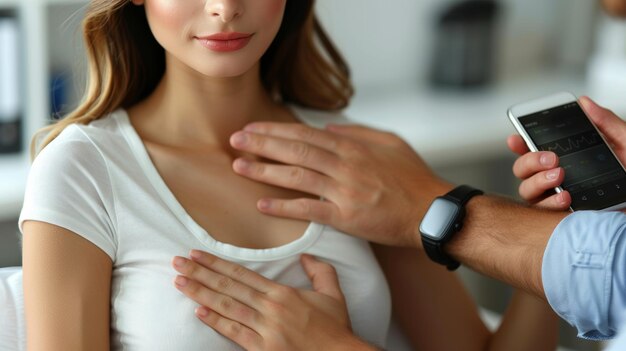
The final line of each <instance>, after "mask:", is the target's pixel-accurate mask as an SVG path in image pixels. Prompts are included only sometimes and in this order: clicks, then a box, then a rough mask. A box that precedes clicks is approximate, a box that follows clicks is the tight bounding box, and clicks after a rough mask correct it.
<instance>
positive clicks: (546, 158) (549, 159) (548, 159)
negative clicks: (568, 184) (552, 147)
mask: <svg viewBox="0 0 626 351" xmlns="http://www.w3.org/2000/svg"><path fill="white" fill-rule="evenodd" d="M555 161H556V155H555V154H553V153H551V152H546V153H543V154H542V155H541V157H540V158H539V162H540V163H541V164H542V165H544V166H552V165H553V164H554V162H555Z"/></svg>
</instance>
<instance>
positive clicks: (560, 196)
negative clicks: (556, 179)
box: [556, 193, 565, 204]
mask: <svg viewBox="0 0 626 351" xmlns="http://www.w3.org/2000/svg"><path fill="white" fill-rule="evenodd" d="M556 201H557V202H558V203H560V204H564V203H565V195H563V193H558V194H557V195H556Z"/></svg>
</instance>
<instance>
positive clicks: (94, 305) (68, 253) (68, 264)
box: [23, 221, 112, 351]
mask: <svg viewBox="0 0 626 351" xmlns="http://www.w3.org/2000/svg"><path fill="white" fill-rule="evenodd" d="M23 231H24V247H23V266H24V299H25V310H26V330H27V334H26V335H27V346H28V350H46V351H54V350H62V351H72V350H109V329H110V325H109V313H110V307H109V306H110V288H111V270H112V262H111V259H110V258H109V256H108V255H107V254H105V253H104V252H103V251H102V250H100V249H99V248H98V247H96V246H95V245H94V244H92V243H91V242H89V241H87V240H86V239H84V238H82V237H80V236H78V235H77V234H75V233H73V232H71V231H68V230H66V229H63V228H61V227H57V226H54V225H51V224H48V223H43V222H37V221H27V222H24V225H23Z"/></svg>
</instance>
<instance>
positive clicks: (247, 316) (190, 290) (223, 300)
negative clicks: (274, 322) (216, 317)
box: [174, 275, 260, 329]
mask: <svg viewBox="0 0 626 351" xmlns="http://www.w3.org/2000/svg"><path fill="white" fill-rule="evenodd" d="M174 285H175V286H176V288H177V289H178V290H180V291H181V292H182V293H183V294H185V296H187V297H189V298H190V299H192V300H194V301H195V302H197V303H198V304H200V305H202V306H206V307H208V308H209V309H211V310H213V311H215V312H217V313H219V314H220V315H222V316H224V317H226V318H228V319H230V320H233V321H235V322H238V323H241V324H244V325H246V326H248V327H250V328H253V329H255V328H259V320H260V315H259V313H258V311H257V310H255V309H253V308H251V307H249V306H247V305H244V304H243V303H241V302H239V301H237V300H235V299H234V298H233V297H231V296H227V295H224V294H221V293H218V292H216V291H213V290H211V289H209V288H207V287H206V286H204V285H202V284H200V283H199V282H197V281H195V280H192V279H189V278H188V277H185V276H182V275H179V276H177V277H176V278H175V279H174Z"/></svg>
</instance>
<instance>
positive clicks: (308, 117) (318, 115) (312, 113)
mask: <svg viewBox="0 0 626 351" xmlns="http://www.w3.org/2000/svg"><path fill="white" fill-rule="evenodd" d="M290 108H291V110H292V111H293V112H294V113H295V115H296V117H297V118H298V119H299V120H300V121H301V122H302V123H304V124H307V125H310V126H312V127H315V128H324V127H326V125H328V124H350V123H354V121H351V120H350V118H348V117H347V116H346V115H345V113H344V111H343V110H338V111H324V110H315V109H310V108H305V107H301V106H293V105H292V106H290Z"/></svg>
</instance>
